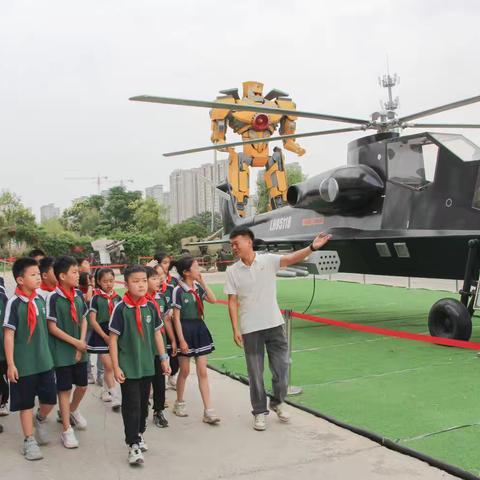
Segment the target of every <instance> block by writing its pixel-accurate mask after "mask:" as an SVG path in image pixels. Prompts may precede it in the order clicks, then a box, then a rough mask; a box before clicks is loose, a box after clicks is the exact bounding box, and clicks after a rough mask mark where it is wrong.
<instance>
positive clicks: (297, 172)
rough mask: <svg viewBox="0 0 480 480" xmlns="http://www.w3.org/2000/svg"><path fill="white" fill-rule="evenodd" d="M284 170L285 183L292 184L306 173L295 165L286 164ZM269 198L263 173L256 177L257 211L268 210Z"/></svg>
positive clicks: (302, 179) (302, 178) (300, 179)
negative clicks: (285, 175)
mask: <svg viewBox="0 0 480 480" xmlns="http://www.w3.org/2000/svg"><path fill="white" fill-rule="evenodd" d="M285 171H286V174H287V185H294V184H295V183H300V182H303V181H304V180H306V178H307V177H306V175H304V174H303V173H302V170H301V169H300V168H298V167H297V166H296V165H286V167H285ZM269 203H270V199H269V196H268V191H267V186H266V184H265V181H264V179H263V175H259V176H258V177H257V204H256V209H257V213H264V212H267V211H268V205H269Z"/></svg>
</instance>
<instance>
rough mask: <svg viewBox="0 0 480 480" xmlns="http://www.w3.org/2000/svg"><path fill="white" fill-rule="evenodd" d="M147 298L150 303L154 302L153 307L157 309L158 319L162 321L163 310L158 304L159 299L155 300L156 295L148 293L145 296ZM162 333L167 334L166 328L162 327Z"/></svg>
mask: <svg viewBox="0 0 480 480" xmlns="http://www.w3.org/2000/svg"><path fill="white" fill-rule="evenodd" d="M145 298H146V299H147V300H148V301H149V302H152V303H153V305H154V306H155V309H156V310H157V313H158V317H159V318H160V320H161V319H162V309H161V308H160V305H159V304H158V302H157V299H156V298H155V294H153V295H151V294H150V293H147V294H146V295H145ZM160 331H161V332H162V333H164V332H165V326H164V325H162V328H161V329H160Z"/></svg>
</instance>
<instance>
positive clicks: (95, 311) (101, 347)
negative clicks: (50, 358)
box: [87, 268, 122, 411]
mask: <svg viewBox="0 0 480 480" xmlns="http://www.w3.org/2000/svg"><path fill="white" fill-rule="evenodd" d="M96 281H97V284H98V286H99V288H96V289H95V290H94V291H93V297H92V300H91V301H90V326H91V328H92V330H91V331H90V335H89V337H88V342H87V351H88V352H89V353H96V354H98V355H99V357H100V358H99V359H98V360H97V365H98V363H99V362H101V363H102V365H103V367H104V371H105V373H104V382H103V391H102V400H103V401H104V402H111V405H112V409H113V410H114V411H119V410H120V407H121V405H122V402H121V400H120V398H119V396H118V395H117V392H116V389H115V377H114V375H113V365H112V360H111V358H110V355H109V353H108V345H109V344H110V337H109V330H108V323H109V321H110V317H111V315H112V313H113V309H114V307H115V305H116V304H117V303H118V302H120V300H121V299H120V296H119V295H118V294H117V292H115V290H114V288H113V286H114V284H115V273H114V272H113V270H112V269H111V268H101V269H100V270H99V271H98V272H97V275H96Z"/></svg>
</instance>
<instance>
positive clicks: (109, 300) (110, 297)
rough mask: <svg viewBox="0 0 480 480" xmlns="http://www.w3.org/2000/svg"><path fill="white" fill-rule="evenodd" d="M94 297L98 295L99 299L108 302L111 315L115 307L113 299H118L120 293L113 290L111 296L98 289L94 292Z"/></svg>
mask: <svg viewBox="0 0 480 480" xmlns="http://www.w3.org/2000/svg"><path fill="white" fill-rule="evenodd" d="M93 293H94V295H98V296H99V297H102V298H105V300H107V301H108V314H109V315H111V314H112V312H113V307H114V306H115V305H114V303H113V299H114V298H115V297H118V293H117V292H116V291H115V290H112V291H111V292H110V294H108V293H105V292H104V291H103V290H102V289H101V288H96V289H95V290H94V291H93Z"/></svg>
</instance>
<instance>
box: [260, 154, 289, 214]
mask: <svg viewBox="0 0 480 480" xmlns="http://www.w3.org/2000/svg"><path fill="white" fill-rule="evenodd" d="M265 184H266V186H267V190H268V196H269V198H270V203H269V208H268V209H269V210H274V209H275V208H279V207H282V206H284V205H286V203H287V189H288V185H287V174H286V172H285V157H284V156H283V152H282V150H281V149H280V148H278V147H275V148H274V149H273V154H272V155H271V156H270V157H268V163H267V165H266V167H265Z"/></svg>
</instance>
